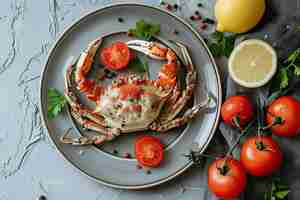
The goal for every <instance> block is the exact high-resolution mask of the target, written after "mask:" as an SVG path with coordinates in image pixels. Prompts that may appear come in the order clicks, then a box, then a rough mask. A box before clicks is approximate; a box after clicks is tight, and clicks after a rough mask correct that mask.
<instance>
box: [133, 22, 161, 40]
mask: <svg viewBox="0 0 300 200" xmlns="http://www.w3.org/2000/svg"><path fill="white" fill-rule="evenodd" d="M159 32H160V25H159V24H151V23H148V22H146V21H145V20H143V19H142V20H139V21H137V22H136V25H135V28H132V29H129V30H128V33H129V34H130V35H132V36H135V37H138V38H140V39H144V40H151V39H152V37H153V36H155V35H157V34H159Z"/></svg>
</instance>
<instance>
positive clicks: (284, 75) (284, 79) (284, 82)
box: [277, 68, 289, 89]
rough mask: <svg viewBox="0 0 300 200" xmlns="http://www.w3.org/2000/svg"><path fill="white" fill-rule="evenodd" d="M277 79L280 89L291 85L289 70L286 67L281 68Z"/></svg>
mask: <svg viewBox="0 0 300 200" xmlns="http://www.w3.org/2000/svg"><path fill="white" fill-rule="evenodd" d="M277 79H278V81H279V83H280V84H279V85H280V89H283V88H286V87H287V86H288V85H289V77H288V71H287V69H286V68H281V69H280V70H279V73H278V74H277Z"/></svg>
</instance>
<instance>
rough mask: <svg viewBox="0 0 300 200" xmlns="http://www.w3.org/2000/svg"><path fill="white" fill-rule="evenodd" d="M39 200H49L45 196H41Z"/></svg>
mask: <svg viewBox="0 0 300 200" xmlns="http://www.w3.org/2000/svg"><path fill="white" fill-rule="evenodd" d="M38 200H47V197H46V196H45V195H41V196H39V198H38Z"/></svg>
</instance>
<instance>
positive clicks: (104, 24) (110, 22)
mask: <svg viewBox="0 0 300 200" xmlns="http://www.w3.org/2000/svg"><path fill="white" fill-rule="evenodd" d="M119 17H122V18H124V22H123V23H120V22H119V21H118V18H119ZM141 19H144V20H145V21H147V22H150V23H154V24H161V33H160V35H159V37H160V38H165V39H167V40H170V39H171V40H177V41H181V42H182V43H184V44H186V45H187V46H188V49H189V52H190V55H191V57H192V60H193V63H194V65H195V68H196V70H197V75H198V80H197V81H198V83H199V84H197V88H196V90H195V93H194V94H195V95H194V103H199V102H201V101H202V100H204V98H205V97H206V92H209V94H210V96H212V97H213V98H212V99H213V102H212V103H211V104H213V105H212V109H209V111H203V112H202V113H201V114H199V115H198V116H197V118H196V119H195V120H193V121H192V122H190V123H189V124H188V125H187V126H186V127H182V128H180V129H176V130H173V131H169V132H167V133H153V132H152V133H150V132H144V133H134V134H128V135H125V134H124V135H122V136H120V137H119V138H117V139H116V140H114V141H112V142H110V143H107V144H105V145H104V146H102V147H100V148H98V147H94V146H84V147H83V146H81V147H78V146H77V147H74V146H71V145H64V144H62V143H60V141H59V138H60V137H61V135H62V134H63V133H64V131H66V130H67V129H68V128H70V127H72V126H74V124H73V121H72V120H71V119H70V117H69V115H68V114H67V112H64V113H63V114H60V115H59V116H57V117H56V118H55V119H51V120H50V119H49V118H48V117H47V91H48V89H49V88H52V87H54V88H57V89H58V90H60V91H61V92H63V90H64V72H65V69H66V68H65V67H64V66H65V65H66V61H67V60H68V58H69V57H71V56H75V57H78V56H79V55H80V53H81V52H82V51H83V50H84V49H85V48H86V47H87V45H88V43H89V42H90V41H92V40H93V39H95V38H97V37H99V36H101V35H107V33H115V32H124V31H125V32H126V31H127V30H128V29H129V28H133V27H135V23H136V22H137V21H138V20H141ZM175 29H176V30H177V31H178V32H179V34H176V35H175V34H173V32H174V30H175ZM115 37H117V39H118V37H121V36H115ZM110 39H111V40H116V38H114V39H112V38H110ZM120 39H124V38H123V37H122V38H120ZM160 65H161V64H159V63H157V62H151V63H150V67H149V68H150V69H151V70H150V71H151V73H154V72H155V71H157V70H159V67H160ZM40 95H41V96H40V106H41V111H42V118H43V121H44V124H45V126H46V128H47V130H48V133H49V136H50V138H51V139H52V141H53V142H54V144H55V145H56V147H57V149H58V151H59V152H60V153H61V154H62V155H63V156H64V157H65V158H66V159H67V160H68V161H69V162H70V163H72V164H73V165H74V166H75V167H76V168H78V169H79V170H80V171H81V172H83V173H84V174H86V175H88V176H89V177H91V178H93V179H95V180H96V181H98V182H100V183H102V184H105V185H108V186H111V187H116V188H123V189H140V188H147V187H152V186H155V185H158V184H161V183H164V182H166V181H168V180H171V179H172V178H174V177H176V176H178V175H179V174H181V173H182V172H184V171H185V170H186V169H187V168H189V167H190V166H191V165H192V162H191V161H189V160H188V159H187V158H186V157H184V156H183V154H186V153H188V152H189V151H190V150H191V148H192V147H195V146H196V147H197V149H198V150H199V151H201V152H202V151H204V150H205V148H206V147H207V145H208V143H209V141H210V140H211V138H212V136H213V134H214V132H215V129H216V127H217V125H218V120H219V114H220V106H221V96H222V95H221V85H220V78H219V74H218V70H217V67H216V65H215V62H214V60H213V58H212V56H211V54H210V53H209V50H208V48H207V46H206V45H205V43H204V41H203V40H202V38H201V37H200V35H199V34H198V33H197V32H196V31H194V30H193V28H192V27H191V26H190V25H189V24H187V23H186V22H184V21H183V20H182V19H180V18H178V17H177V16H175V15H173V14H172V13H169V12H166V11H164V10H161V9H159V8H156V7H151V6H147V5H142V4H116V5H112V6H108V7H105V8H102V9H99V10H96V11H93V12H91V13H89V14H87V15H85V16H84V17H82V18H81V19H80V20H78V21H77V22H76V23H74V24H73V25H72V26H71V27H69V28H68V29H67V30H66V31H65V32H63V34H62V35H61V37H60V38H59V39H58V40H57V42H56V43H55V45H54V46H53V48H52V50H51V51H50V53H49V56H48V60H47V62H46V65H45V69H44V71H43V73H42V80H41V94H40ZM77 130H78V129H77ZM75 134H79V132H77V133H76V132H75V131H74V135H75ZM142 134H154V135H156V136H158V137H160V138H161V140H162V142H163V143H164V144H165V146H166V148H165V160H164V161H163V163H162V165H161V166H160V167H158V168H155V169H151V172H152V173H151V174H147V173H145V172H144V171H143V170H139V169H137V167H136V165H137V162H136V160H135V159H134V158H131V159H127V158H124V155H125V153H131V152H133V142H134V140H135V139H136V138H137V137H139V136H140V135H142ZM115 149H116V150H118V154H113V151H114V150H115Z"/></svg>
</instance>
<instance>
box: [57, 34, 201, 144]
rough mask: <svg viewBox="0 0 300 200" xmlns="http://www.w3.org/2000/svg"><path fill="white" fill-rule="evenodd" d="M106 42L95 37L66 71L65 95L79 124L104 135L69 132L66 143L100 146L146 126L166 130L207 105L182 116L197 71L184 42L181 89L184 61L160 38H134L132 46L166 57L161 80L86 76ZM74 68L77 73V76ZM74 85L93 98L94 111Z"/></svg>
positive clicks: (188, 119)
mask: <svg viewBox="0 0 300 200" xmlns="http://www.w3.org/2000/svg"><path fill="white" fill-rule="evenodd" d="M101 42H102V39H101V38H100V39H97V40H95V41H93V42H91V43H90V44H89V46H88V48H87V49H86V51H85V52H84V53H82V54H81V56H80V58H79V60H78V62H77V64H76V65H70V66H69V67H68V70H67V73H66V76H65V96H66V98H67V100H68V103H69V105H70V112H71V114H72V116H73V117H74V119H75V120H76V121H77V122H78V123H79V124H80V125H82V126H83V127H85V128H87V129H89V130H93V131H96V132H98V133H99V135H96V136H91V137H86V136H84V137H80V138H77V139H74V138H69V137H67V136H66V134H68V132H67V133H66V134H64V135H63V137H62V138H61V141H62V142H63V143H68V144H74V145H86V144H97V145H99V144H102V143H104V142H106V141H110V140H112V139H114V138H115V137H116V136H118V135H120V134H122V133H129V132H136V131H142V130H154V131H158V132H165V131H168V130H170V129H173V128H175V127H179V126H182V125H184V124H186V123H187V122H189V121H190V120H191V119H193V118H194V117H195V116H196V114H197V113H198V112H199V111H200V109H201V107H202V106H203V104H201V105H200V104H198V105H195V106H194V107H192V108H190V109H188V110H187V111H186V112H185V113H184V114H183V115H181V116H178V115H179V113H180V112H181V111H182V109H183V107H184V106H185V105H186V103H187V102H188V101H189V100H190V98H191V96H192V94H193V91H194V88H195V86H196V72H195V70H194V66H193V63H192V61H191V58H190V56H189V54H188V50H187V48H186V47H185V46H184V45H182V44H181V43H179V42H176V43H175V44H176V45H178V46H179V48H180V49H181V53H182V55H183V64H184V66H185V67H186V70H187V74H186V78H185V80H186V84H185V88H182V89H181V88H180V85H179V81H178V79H177V71H178V68H179V67H181V65H180V62H179V60H178V58H177V55H176V53H175V52H174V51H173V50H172V49H171V48H168V47H166V46H164V45H162V44H160V43H157V42H146V41H141V40H133V41H129V42H127V45H128V47H129V48H130V49H133V50H136V51H140V52H142V53H145V54H146V55H148V56H149V57H151V58H154V59H160V60H165V61H167V63H166V64H164V65H163V66H162V67H161V69H160V72H159V73H158V77H157V79H155V80H150V79H149V77H148V76H147V75H146V74H145V75H142V76H140V75H136V74H129V75H120V76H118V77H117V78H115V79H114V80H113V81H112V84H111V85H109V86H104V85H97V84H95V82H94V81H93V80H89V79H87V74H88V73H89V72H90V70H91V66H92V63H93V60H94V57H95V54H96V51H97V49H98V48H99V47H100V45H101ZM73 73H74V74H75V76H72V75H73ZM74 86H76V88H77V90H78V91H79V92H81V93H84V94H85V95H86V96H87V97H88V98H89V99H94V100H95V101H96V107H95V108H94V109H93V110H91V109H89V108H87V107H85V106H84V105H82V104H81V103H80V102H79V98H78V97H77V96H76V95H75V91H74V90H75V87H74Z"/></svg>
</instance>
